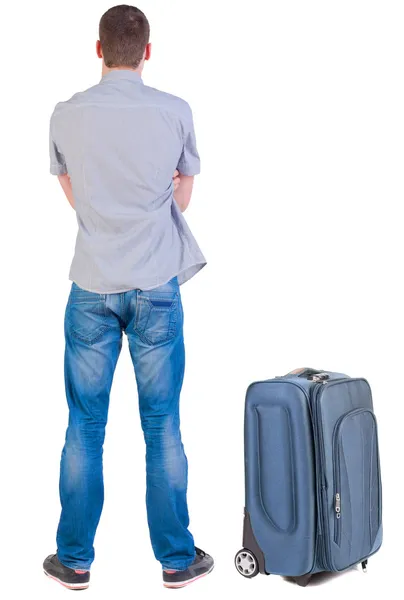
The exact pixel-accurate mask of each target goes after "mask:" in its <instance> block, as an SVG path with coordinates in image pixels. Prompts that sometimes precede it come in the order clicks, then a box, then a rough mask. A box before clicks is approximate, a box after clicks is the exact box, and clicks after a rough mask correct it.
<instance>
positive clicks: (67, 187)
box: [58, 173, 75, 209]
mask: <svg viewBox="0 0 404 600" xmlns="http://www.w3.org/2000/svg"><path fill="white" fill-rule="evenodd" d="M58 179H59V182H60V185H61V186H62V189H63V191H64V193H65V194H66V198H67V199H68V201H69V204H70V206H71V207H72V208H73V209H75V206H74V197H73V189H72V183H71V181H70V177H69V175H68V174H67V173H66V174H65V175H58Z"/></svg>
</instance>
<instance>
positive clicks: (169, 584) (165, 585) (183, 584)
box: [163, 565, 215, 589]
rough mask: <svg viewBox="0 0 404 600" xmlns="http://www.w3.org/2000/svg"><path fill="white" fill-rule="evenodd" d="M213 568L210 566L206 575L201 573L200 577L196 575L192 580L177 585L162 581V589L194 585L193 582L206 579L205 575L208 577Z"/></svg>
mask: <svg viewBox="0 0 404 600" xmlns="http://www.w3.org/2000/svg"><path fill="white" fill-rule="evenodd" d="M214 566H215V565H212V566H211V568H210V569H209V571H206V573H203V574H202V575H198V576H197V577H193V578H192V579H188V580H187V581H181V582H179V583H167V582H166V581H164V583H163V585H164V587H166V588H171V589H178V588H183V587H185V586H187V585H189V584H190V583H194V581H198V579H202V577H206V575H209V573H212V571H213V569H214Z"/></svg>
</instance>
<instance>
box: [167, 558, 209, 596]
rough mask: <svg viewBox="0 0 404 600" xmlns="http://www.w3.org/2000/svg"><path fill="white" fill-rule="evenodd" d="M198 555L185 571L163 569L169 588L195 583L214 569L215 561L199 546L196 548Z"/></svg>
mask: <svg viewBox="0 0 404 600" xmlns="http://www.w3.org/2000/svg"><path fill="white" fill-rule="evenodd" d="M195 552H196V556H195V560H194V562H193V563H192V564H191V565H189V567H188V568H187V569H185V570H184V571H174V570H171V569H165V570H164V571H163V585H164V587H167V588H181V587H185V586H186V585H188V584H189V583H193V582H194V581H196V580H197V579H200V578H201V577H205V575H209V573H210V572H211V571H212V570H213V567H214V566H215V565H214V561H213V558H212V557H211V556H209V554H206V552H203V550H200V549H199V548H195Z"/></svg>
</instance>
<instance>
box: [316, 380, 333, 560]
mask: <svg viewBox="0 0 404 600" xmlns="http://www.w3.org/2000/svg"><path fill="white" fill-rule="evenodd" d="M326 384H327V381H324V382H322V383H318V384H317V385H316V386H315V388H314V389H313V392H312V394H313V402H312V405H313V424H314V428H315V432H316V434H317V435H316V437H317V441H318V475H319V477H318V485H319V486H320V494H319V502H318V511H319V521H320V524H321V529H322V538H323V544H322V546H323V548H322V549H324V556H323V557H322V559H324V560H323V567H324V568H325V569H326V570H327V569H328V568H329V566H330V560H329V557H330V554H331V550H330V547H329V536H328V535H326V531H327V522H326V517H325V513H324V506H326V505H327V488H326V485H325V480H324V479H323V475H324V465H325V457H324V443H323V433H322V428H321V427H320V419H319V405H320V402H319V400H320V396H321V390H322V389H323V388H324V386H325V385H326Z"/></svg>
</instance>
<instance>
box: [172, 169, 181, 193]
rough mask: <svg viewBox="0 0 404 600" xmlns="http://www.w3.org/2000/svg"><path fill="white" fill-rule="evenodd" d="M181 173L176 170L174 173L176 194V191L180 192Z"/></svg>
mask: <svg viewBox="0 0 404 600" xmlns="http://www.w3.org/2000/svg"><path fill="white" fill-rule="evenodd" d="M180 181H181V180H180V173H179V171H177V169H175V171H174V175H173V184H174V192H175V191H176V190H178V187H179V185H180Z"/></svg>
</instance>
